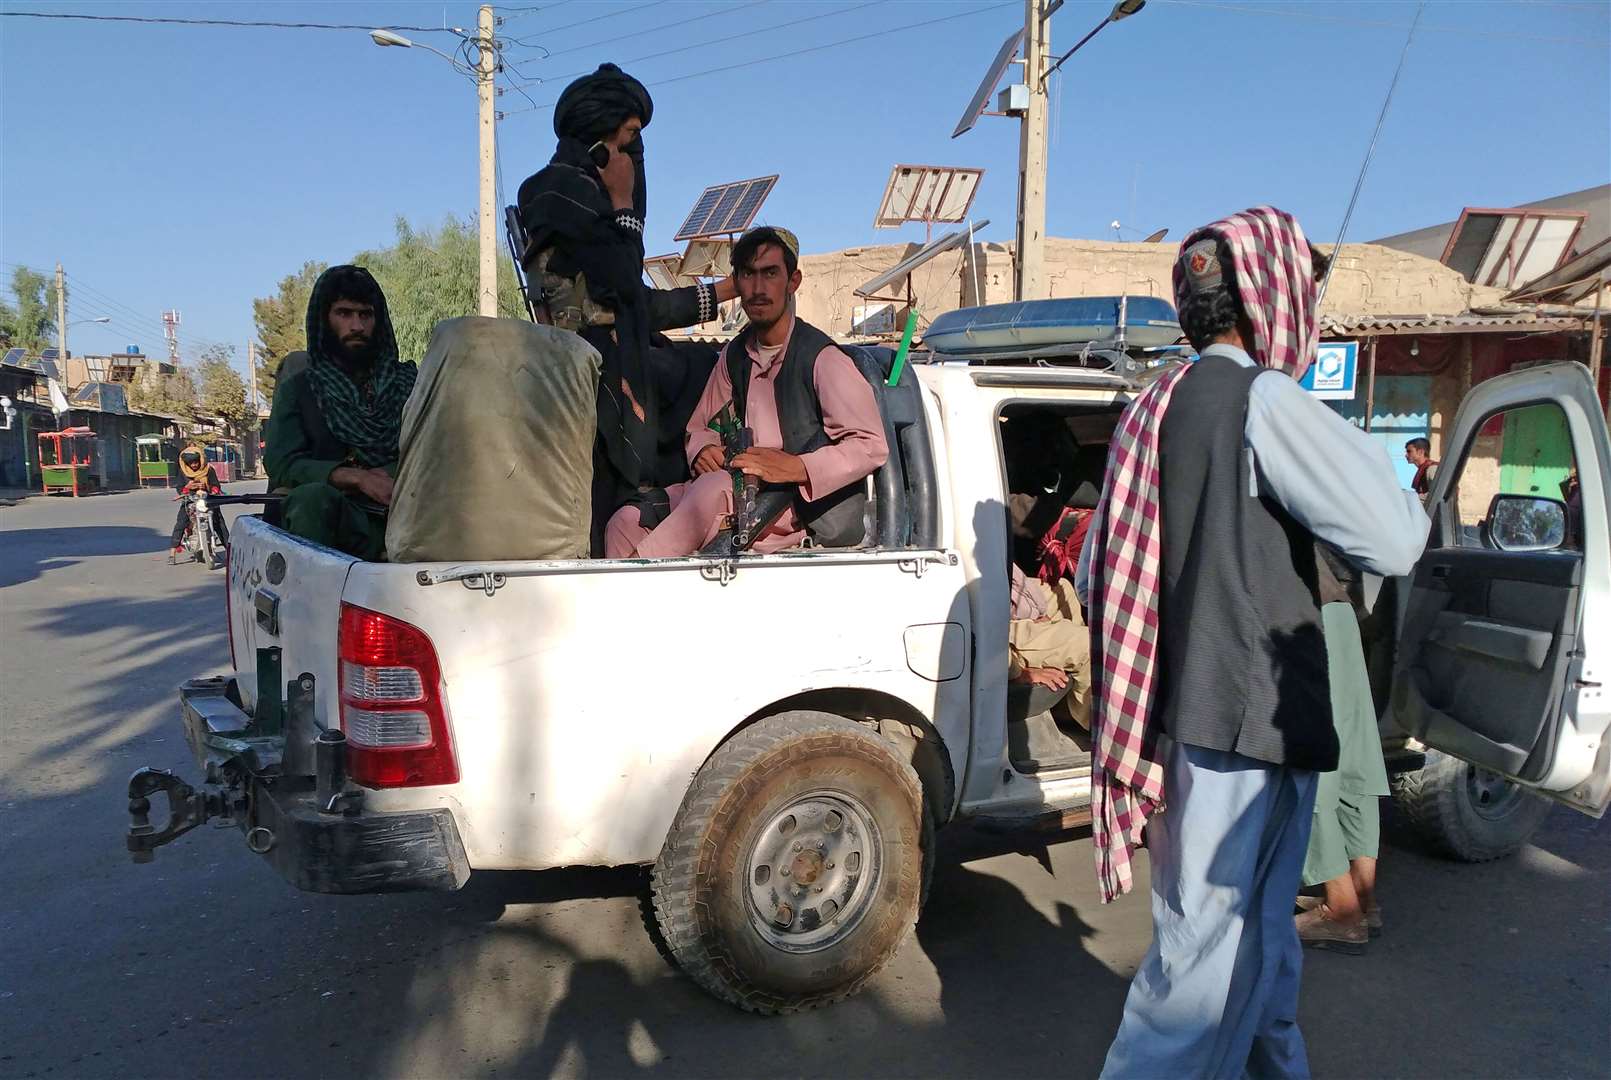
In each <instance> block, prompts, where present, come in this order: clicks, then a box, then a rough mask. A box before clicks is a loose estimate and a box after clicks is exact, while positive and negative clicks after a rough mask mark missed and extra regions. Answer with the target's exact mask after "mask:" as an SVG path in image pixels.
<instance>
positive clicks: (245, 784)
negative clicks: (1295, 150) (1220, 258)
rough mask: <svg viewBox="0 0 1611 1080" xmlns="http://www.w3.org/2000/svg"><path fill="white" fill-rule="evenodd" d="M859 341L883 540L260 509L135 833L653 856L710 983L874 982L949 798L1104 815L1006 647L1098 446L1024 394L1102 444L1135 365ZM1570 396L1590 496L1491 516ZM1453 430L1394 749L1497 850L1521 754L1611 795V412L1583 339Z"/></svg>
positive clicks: (357, 856)
mask: <svg viewBox="0 0 1611 1080" xmlns="http://www.w3.org/2000/svg"><path fill="white" fill-rule="evenodd" d="M849 351H851V352H852V353H853V354H854V357H855V359H856V361H857V363H858V365H859V366H861V367H862V368H863V370H864V372H865V373H866V374H867V375H868V377H869V379H870V381H872V382H873V383H874V385H875V386H877V387H878V397H879V400H880V404H881V407H882V409H883V411H884V416H885V420H886V425H887V433H888V435H889V438H890V445H891V447H892V454H891V456H890V460H889V462H888V464H886V465H885V466H884V467H883V468H881V469H880V470H879V471H878V473H877V474H875V475H874V476H873V477H871V478H869V481H868V485H869V490H870V492H871V494H872V496H873V498H872V500H871V501H870V504H869V505H870V507H871V509H870V510H869V514H868V518H869V524H870V526H871V528H870V532H869V539H868V541H867V542H866V543H865V544H864V545H863V546H861V547H859V548H857V549H854V550H825V549H816V550H806V551H799V552H790V553H784V554H774V555H748V554H746V555H740V556H737V557H732V556H699V557H693V558H682V559H671V560H664V561H651V560H623V561H606V560H595V561H565V562H502V563H496V564H485V565H483V564H475V565H449V564H440V563H429V564H409V565H397V564H388V563H366V562H359V561H357V560H355V559H352V558H349V557H347V556H345V555H342V554H340V553H338V552H335V551H331V550H328V549H326V548H323V547H319V546H317V545H314V544H311V543H308V542H306V541H303V540H300V539H297V538H295V537H292V536H290V535H288V534H287V533H285V532H283V531H281V530H280V529H278V528H275V527H273V526H272V525H270V524H269V523H267V521H265V520H264V519H263V518H261V517H242V518H241V519H240V521H239V523H238V525H237V526H236V528H235V530H234V532H233V535H232V543H231V546H230V552H229V566H228V574H227V577H228V583H227V592H228V602H227V609H228V616H227V617H228V620H229V635H230V649H231V654H232V656H233V659H234V664H235V671H234V673H233V674H232V675H226V676H216V677H209V678H200V679H196V680H193V681H191V682H188V683H186V684H185V685H184V687H183V688H182V689H181V691H180V710H181V713H182V719H183V724H184V728H185V732H186V735H187V737H188V739H189V742H190V745H191V747H192V749H193V750H194V753H195V756H196V759H197V762H198V764H199V765H200V766H201V767H202V768H203V769H204V770H205V782H204V783H202V784H200V785H197V786H195V787H192V786H191V785H189V784H186V783H184V782H183V781H182V780H181V779H179V778H178V777H176V776H173V775H172V774H170V773H167V772H164V771H162V770H154V769H146V770H141V771H140V772H138V773H136V774H135V776H134V777H133V778H132V779H131V781H130V789H129V796H130V811H131V816H132V825H131V827H130V830H129V836H128V844H129V848H130V850H131V851H132V852H133V853H134V855H135V858H136V860H137V861H148V860H150V859H151V858H152V853H153V851H154V849H155V848H156V847H157V846H160V845H161V844H163V843H166V842H168V841H169V840H172V839H173V838H174V837H176V836H178V835H179V834H181V833H183V832H184V831H186V830H188V829H189V828H192V827H194V826H195V825H197V824H200V823H201V822H203V821H205V820H207V819H209V818H224V819H229V820H233V821H234V822H235V823H236V824H237V825H238V826H239V828H240V829H241V830H242V832H243V833H244V835H245V840H246V845H247V847H248V848H249V849H250V850H251V851H253V852H256V853H257V854H258V855H259V856H261V857H262V858H264V859H265V860H267V861H268V862H269V863H270V864H272V865H273V866H274V868H275V869H276V870H278V871H279V872H280V873H281V874H282V875H284V876H285V877H286V878H287V879H288V880H289V881H291V882H292V883H294V884H295V885H297V886H298V887H300V888H303V889H309V890H315V891H321V892H367V891H375V890H395V889H454V888H458V887H460V886H462V885H463V884H464V883H465V881H466V879H467V878H468V877H469V875H470V874H471V873H473V872H474V871H476V870H482V869H499V870H545V869H550V868H557V867H571V866H581V865H586V866H622V865H640V866H645V867H652V868H653V870H652V874H651V875H650V878H649V880H650V886H649V887H650V889H651V890H652V900H653V915H654V917H653V919H652V920H650V927H649V929H650V932H651V934H655V935H658V937H659V942H658V943H659V944H660V945H661V946H662V949H663V951H664V952H666V953H667V954H668V955H669V956H670V957H671V958H672V960H673V962H674V963H676V964H677V965H678V966H679V967H680V968H681V970H682V971H684V972H685V973H686V974H687V975H689V976H690V977H691V978H693V979H694V980H696V981H697V982H698V983H699V984H700V985H701V986H703V987H704V988H705V989H706V990H708V991H710V992H711V993H713V994H715V995H716V996H718V997H720V998H722V999H724V1000H726V1001H729V1002H732V1003H734V1004H736V1005H739V1006H741V1007H743V1008H745V1009H749V1010H753V1011H756V1012H762V1013H778V1012H787V1011H792V1010H796V1009H800V1008H807V1007H811V1006H815V1005H821V1004H824V1003H827V1002H831V1001H835V1000H838V999H840V998H842V997H844V996H846V995H848V994H850V993H852V992H854V991H855V990H856V989H857V988H859V987H860V986H861V985H862V984H863V983H864V982H865V981H866V980H867V979H868V978H869V977H870V976H871V975H872V974H873V973H874V972H876V971H877V970H878V969H879V967H880V966H881V965H882V964H883V963H884V962H885V961H886V960H888V959H889V957H890V956H891V955H892V954H893V953H894V951H895V950H896V949H897V947H898V946H899V945H900V944H901V942H902V941H903V940H904V939H905V937H906V936H907V934H908V933H909V932H910V930H911V928H912V926H913V924H914V923H915V921H916V919H917V917H918V911H919V908H920V906H921V903H922V900H923V897H924V894H925V891H926V884H927V882H928V879H929V871H930V860H931V857H932V852H933V833H934V830H935V829H936V828H937V827H939V826H942V825H944V824H946V823H948V822H952V821H956V820H958V819H964V818H991V819H995V821H996V823H997V824H998V825H1001V824H1005V825H1006V826H1008V827H1012V826H1022V827H1025V828H1045V827H1047V826H1048V825H1050V826H1052V827H1070V826H1073V825H1079V824H1083V823H1084V821H1085V820H1086V818H1085V817H1083V816H1082V815H1084V814H1087V813H1088V804H1089V793H1090V784H1089V741H1088V737H1087V736H1086V735H1085V733H1084V732H1083V731H1081V730H1079V729H1077V728H1074V727H1072V726H1069V727H1068V728H1067V729H1066V730H1063V729H1058V728H1057V727H1056V725H1055V722H1054V721H1053V719H1052V717H1051V713H1049V712H1047V711H1046V706H1048V705H1049V704H1050V702H1048V701H1045V700H1041V699H1038V698H1036V697H1035V696H1034V695H1030V694H1029V693H1028V692H1027V688H1019V687H1017V686H1015V685H1009V683H1008V681H1007V623H1008V573H1007V570H1008V563H1009V559H1010V558H1012V557H1013V545H1014V538H1013V531H1012V526H1011V525H1010V521H1009V514H1008V510H1007V506H1008V503H1009V496H1011V495H1013V494H1015V493H1018V492H1022V491H1027V492H1028V493H1030V494H1032V495H1035V496H1036V497H1039V496H1045V497H1049V498H1062V497H1063V494H1064V493H1066V490H1067V489H1068V487H1069V486H1070V485H1069V481H1070V479H1077V478H1069V477H1065V476H1061V475H1053V476H1052V477H1051V478H1049V479H1048V478H1046V477H1044V476H1042V475H1041V474H1040V472H1038V471H1037V469H1036V468H1035V462H1025V461H1021V460H1020V461H1014V460H1009V458H1010V457H1011V456H1012V453H1013V451H1012V447H1014V446H1021V445H1022V443H1023V440H1021V439H1019V440H1014V439H1013V438H1012V432H1013V429H1014V427H1015V426H1017V425H1023V424H1025V423H1028V422H1032V423H1039V424H1042V425H1044V423H1045V420H1046V418H1048V417H1050V418H1054V419H1055V421H1056V422H1057V424H1058V425H1059V426H1060V428H1061V429H1064V430H1066V431H1067V432H1068V433H1069V434H1070V435H1071V436H1072V439H1073V441H1074V442H1076V443H1077V444H1079V445H1081V446H1085V447H1088V448H1089V447H1096V448H1098V453H1097V455H1096V456H1097V459H1098V460H1099V459H1100V450H1099V448H1100V447H1101V446H1102V444H1104V443H1105V441H1106V439H1107V436H1108V433H1109V432H1110V431H1111V428H1112V426H1113V422H1114V420H1115V418H1116V417H1117V415H1118V412H1119V410H1121V409H1122V408H1123V406H1124V404H1125V402H1126V401H1127V400H1128V399H1129V397H1130V396H1131V395H1132V394H1133V393H1134V391H1135V389H1136V386H1137V383H1136V381H1135V380H1134V379H1133V378H1132V377H1131V376H1130V375H1127V374H1125V373H1123V372H1121V371H1119V370H1114V369H1110V370H1094V369H1092V368H1090V367H1085V366H1080V365H1079V364H1077V363H1068V362H1062V363H1056V364H1050V365H1049V364H1048V363H1047V362H1046V361H1045V360H1044V356H1045V355H1049V354H1055V353H1057V352H1058V351H1059V350H1057V349H1055V348H1047V347H1043V348H1041V349H1040V350H1038V354H1039V356H1040V357H1041V358H1039V359H1035V358H1024V357H1025V356H1027V354H1024V356H1021V358H1020V359H1019V360H1018V361H1017V362H1016V363H1014V362H1011V361H1010V360H1009V361H1008V362H1001V358H1000V357H999V356H998V357H996V358H995V362H992V363H988V364H984V363H979V362H977V358H975V362H973V363H968V362H965V359H964V358H950V359H949V360H947V358H945V357H932V356H931V357H927V358H923V357H919V359H927V360H928V361H929V362H924V363H917V364H915V365H911V366H908V367H907V368H906V369H905V371H904V374H903V375H902V377H901V379H900V381H899V384H898V385H897V386H894V387H890V386H887V385H884V383H885V376H886V375H887V372H888V370H889V365H890V362H891V354H890V352H889V350H886V349H865V348H856V347H849ZM1062 351H1063V352H1065V353H1066V352H1071V351H1073V350H1062ZM1065 359H1066V358H1065ZM1540 405H1544V406H1549V407H1553V408H1558V409H1559V410H1561V412H1562V413H1563V414H1564V417H1565V422H1566V424H1567V427H1568V429H1569V431H1570V437H1571V444H1572V446H1573V449H1574V451H1575V457H1576V463H1577V475H1578V478H1579V481H1580V484H1581V496H1580V509H1579V510H1575V511H1573V514H1574V515H1575V516H1571V517H1569V515H1568V508H1567V505H1566V503H1565V502H1564V501H1558V500H1551V499H1539V498H1534V497H1531V496H1528V495H1501V496H1497V497H1496V498H1495V500H1494V503H1493V506H1492V507H1491V508H1490V509H1489V512H1488V514H1487V516H1486V517H1485V518H1484V519H1483V522H1482V527H1481V528H1480V529H1475V530H1473V529H1470V528H1465V529H1462V528H1461V520H1462V519H1461V517H1460V512H1459V508H1458V506H1457V505H1456V503H1457V499H1458V492H1459V491H1460V490H1462V489H1461V488H1460V479H1461V475H1462V472H1463V471H1464V468H1465V457H1466V455H1467V454H1468V453H1469V452H1470V451H1471V448H1472V447H1473V446H1474V445H1476V444H1477V443H1478V442H1479V436H1480V435H1481V434H1482V432H1483V431H1484V430H1487V427H1486V426H1487V425H1488V422H1489V421H1490V419H1491V418H1492V417H1493V416H1494V415H1495V414H1497V413H1499V412H1501V411H1503V410H1508V409H1517V408H1521V407H1536V406H1540ZM1445 445H1446V446H1449V447H1451V448H1454V449H1453V450H1451V452H1450V453H1449V454H1448V456H1447V457H1446V459H1445V461H1444V463H1443V466H1442V469H1441V472H1440V474H1439V476H1438V480H1437V489H1436V490H1435V491H1434V492H1433V495H1432V498H1431V506H1432V509H1433V512H1434V515H1435V519H1436V520H1435V523H1434V527H1433V533H1432V539H1431V541H1430V542H1429V546H1428V550H1427V552H1426V555H1425V556H1424V558H1423V559H1422V561H1421V563H1420V565H1419V566H1418V567H1417V569H1416V571H1415V573H1414V575H1413V576H1412V577H1411V578H1408V579H1403V580H1401V581H1399V582H1398V583H1397V588H1396V590H1390V594H1392V595H1395V596H1396V599H1395V600H1394V601H1393V602H1392V603H1393V604H1394V605H1395V613H1396V618H1392V617H1390V618H1386V619H1383V620H1382V622H1383V623H1385V624H1386V625H1387V626H1388V627H1389V629H1390V631H1392V632H1393V633H1394V635H1395V638H1394V641H1393V642H1390V643H1388V644H1387V645H1386V646H1385V648H1383V649H1381V650H1379V654H1380V655H1383V656H1386V657H1388V658H1389V659H1390V661H1391V663H1392V669H1393V670H1392V672H1391V692H1390V693H1389V694H1384V695H1383V696H1384V698H1385V699H1386V700H1384V701H1383V705H1384V717H1383V721H1382V725H1383V732H1384V745H1385V746H1386V748H1387V750H1388V752H1389V757H1390V758H1391V759H1393V760H1394V761H1395V763H1396V764H1397V766H1398V767H1399V768H1400V769H1401V770H1402V769H1403V768H1404V767H1406V766H1408V767H1409V768H1412V769H1413V768H1418V767H1421V766H1423V765H1426V766H1427V767H1426V768H1425V769H1422V771H1420V772H1418V773H1417V772H1410V773H1407V774H1406V775H1407V779H1401V781H1400V790H1401V794H1402V795H1403V796H1404V797H1405V798H1406V799H1407V800H1408V801H1409V804H1410V805H1409V807H1408V808H1409V810H1410V814H1411V817H1412V818H1413V819H1414V820H1416V821H1418V822H1420V823H1421V824H1422V825H1423V826H1425V827H1427V828H1429V829H1430V830H1432V831H1433V832H1434V834H1436V835H1437V837H1438V838H1439V839H1440V840H1441V841H1442V842H1443V843H1444V844H1445V845H1446V846H1448V847H1450V848H1451V849H1453V850H1454V851H1455V852H1457V853H1460V854H1464V855H1466V856H1468V857H1491V856H1493V855H1497V854H1502V853H1504V852H1505V851H1507V850H1513V849H1514V848H1515V847H1516V846H1519V844H1520V843H1521V842H1523V841H1524V840H1525V839H1526V835H1527V833H1528V832H1529V831H1530V830H1531V828H1532V827H1533V826H1534V825H1536V823H1537V820H1538V811H1537V810H1535V809H1534V808H1535V807H1537V806H1543V805H1546V804H1544V803H1543V801H1542V800H1539V799H1537V798H1535V797H1534V796H1532V795H1529V794H1527V793H1526V792H1525V791H1524V790H1523V789H1533V790H1535V791H1537V792H1540V793H1542V794H1543V795H1546V796H1548V797H1550V798H1552V799H1555V800H1558V801H1561V802H1565V803H1568V804H1570V805H1573V806H1575V807H1577V808H1579V809H1581V810H1584V811H1587V812H1589V813H1592V814H1595V815H1599V814H1601V813H1603V812H1604V810H1605V808H1606V804H1607V801H1608V797H1611V757H1608V742H1607V739H1606V734H1607V727H1608V725H1611V703H1608V702H1607V699H1606V697H1605V696H1604V690H1603V688H1602V683H1603V682H1604V681H1605V674H1604V673H1603V672H1602V670H1601V668H1600V666H1599V665H1600V664H1602V663H1605V662H1608V661H1611V609H1608V601H1611V537H1608V530H1607V522H1608V513H1607V504H1608V501H1611V447H1608V442H1607V434H1606V427H1605V422H1604V419H1603V416H1602V414H1601V412H1600V409H1599V406H1598V403H1597V402H1596V399H1595V395H1594V392H1593V390H1592V388H1591V386H1590V384H1589V379H1588V374H1587V371H1586V370H1585V369H1584V368H1582V367H1581V366H1579V365H1575V364H1558V365H1553V366H1550V367H1544V368H1536V369H1532V370H1528V371H1524V372H1521V373H1517V374H1514V375H1509V376H1504V377H1501V378H1497V379H1494V380H1491V381H1489V382H1485V383H1482V384H1480V385H1479V386H1478V387H1477V388H1476V390H1475V391H1474V392H1473V393H1472V394H1471V395H1470V397H1469V399H1468V400H1467V401H1466V402H1465V403H1464V405H1463V407H1462V409H1461V411H1460V414H1459V416H1458V418H1457V419H1456V421H1455V423H1454V425H1453V427H1452V428H1451V429H1449V436H1448V438H1447V439H1446V440H1445ZM1047 453H1048V454H1049V455H1050V454H1052V453H1054V451H1052V450H1048V451H1047ZM1070 460H1073V459H1070ZM1087 460H1088V457H1087ZM1055 472H1056V470H1054V474H1055ZM1026 475H1027V476H1030V477H1031V478H1032V480H1031V482H1032V484H1033V485H1035V486H1032V487H1026V486H1025V484H1024V483H1023V482H1022V481H1021V480H1020V479H1018V478H1020V477H1023V476H1026ZM1098 480H1099V478H1098ZM1524 519H1525V520H1524ZM1468 520H1469V515H1468ZM1569 532H1570V533H1572V534H1573V535H1571V536H1568V533H1569ZM1387 681H1388V680H1387V678H1386V676H1385V673H1384V677H1383V680H1382V682H1383V685H1384V686H1385V685H1386V683H1387ZM1432 750H1435V751H1442V752H1443V754H1440V755H1435V756H1434V757H1433V763H1432V764H1430V765H1429V764H1427V755H1428V753H1429V751H1432ZM1445 755H1447V756H1445ZM1466 763H1469V766H1468V765H1467V764H1466ZM1434 766H1435V767H1434ZM158 792H161V793H164V794H165V795H166V796H167V799H168V802H169V804H170V815H169V818H168V820H167V821H166V822H165V823H159V824H157V825H153V824H152V822H151V816H152V815H151V807H150V798H151V796H152V795H154V794H156V793H158Z"/></svg>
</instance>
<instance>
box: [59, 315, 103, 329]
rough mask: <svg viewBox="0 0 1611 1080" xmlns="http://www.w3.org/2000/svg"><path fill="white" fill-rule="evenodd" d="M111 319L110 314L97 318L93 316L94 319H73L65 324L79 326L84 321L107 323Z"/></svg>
mask: <svg viewBox="0 0 1611 1080" xmlns="http://www.w3.org/2000/svg"><path fill="white" fill-rule="evenodd" d="M111 321H112V316H110V315H102V316H100V317H99V318H94V319H74V320H73V321H72V322H70V323H68V324H67V325H68V326H81V325H83V324H84V323H92V322H98V323H109V322H111Z"/></svg>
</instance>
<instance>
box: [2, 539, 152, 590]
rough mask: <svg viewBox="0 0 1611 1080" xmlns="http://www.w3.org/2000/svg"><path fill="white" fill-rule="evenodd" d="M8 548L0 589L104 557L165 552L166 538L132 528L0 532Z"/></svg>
mask: <svg viewBox="0 0 1611 1080" xmlns="http://www.w3.org/2000/svg"><path fill="white" fill-rule="evenodd" d="M0 536H4V537H5V544H6V547H7V548H8V551H7V554H6V559H5V561H4V563H3V564H0V588H6V587H7V586H11V585H21V584H22V583H23V582H25V581H32V580H33V579H34V578H36V577H38V576H39V575H40V574H41V573H43V572H44V571H45V570H59V569H64V568H66V567H70V566H75V565H77V564H78V563H80V562H82V561H83V560H85V559H91V558H99V557H102V556H107V555H144V554H147V553H155V552H162V551H166V550H167V547H168V536H167V534H165V533H162V532H159V531H158V530H156V529H142V528H139V527H137V526H134V525H87V526H79V527H76V528H60V529H6V530H3V531H0Z"/></svg>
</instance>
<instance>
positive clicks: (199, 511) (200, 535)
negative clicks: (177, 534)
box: [168, 491, 227, 570]
mask: <svg viewBox="0 0 1611 1080" xmlns="http://www.w3.org/2000/svg"><path fill="white" fill-rule="evenodd" d="M208 498H209V496H208V493H207V492H206V491H182V492H180V493H179V494H178V495H176V496H175V497H174V500H173V501H174V502H178V501H179V500H180V499H184V500H186V506H185V518H186V522H187V524H186V526H185V535H184V538H183V539H182V540H181V541H180V544H179V547H178V548H177V549H175V550H172V551H169V552H168V565H169V566H177V565H178V564H179V559H180V555H181V553H182V554H183V555H184V557H185V561H186V562H199V563H202V564H204V565H205V566H206V567H207V569H209V570H217V569H218V568H219V567H221V566H223V565H224V551H225V548H226V546H227V544H226V542H225V540H224V539H223V538H222V537H220V536H217V535H216V534H215V533H214V531H213V514H214V513H215V512H216V511H215V510H214V509H213V508H212V507H210V506H209V505H208Z"/></svg>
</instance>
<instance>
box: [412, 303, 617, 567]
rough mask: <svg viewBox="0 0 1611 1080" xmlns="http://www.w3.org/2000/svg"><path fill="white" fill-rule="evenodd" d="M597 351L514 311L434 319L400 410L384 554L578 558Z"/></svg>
mask: <svg viewBox="0 0 1611 1080" xmlns="http://www.w3.org/2000/svg"><path fill="white" fill-rule="evenodd" d="M598 377H599V354H598V352H597V351H596V350H595V349H594V348H593V347H592V346H591V345H589V344H588V343H587V342H585V341H583V340H582V339H581V338H580V337H578V336H577V335H575V334H572V333H567V332H566V331H563V330H556V329H554V328H552V327H548V326H538V325H535V324H533V323H528V322H520V321H517V320H514V319H489V318H482V317H474V316H472V317H467V318H462V319H449V320H447V321H446V322H442V323H439V324H437V327H436V330H435V332H434V333H432V335H431V344H430V347H429V348H428V349H426V352H425V359H424V360H423V361H421V362H420V373H419V379H418V381H417V382H416V383H415V384H414V392H413V394H412V395H411V396H410V397H409V399H408V404H407V405H406V406H405V407H404V409H403V428H402V435H401V439H400V444H401V457H400V459H399V462H398V467H397V486H396V488H395V489H394V491H393V494H392V509H391V514H390V517H389V519H388V521H387V525H386V551H387V557H388V558H389V559H390V560H391V561H392V562H463V561H482V560H494V559H583V558H586V557H587V555H588V537H589V526H590V517H591V512H592V500H591V487H592V483H593V440H594V432H595V430H596V425H597V414H596V408H597V406H596V404H595V402H596V394H597V386H598Z"/></svg>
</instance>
